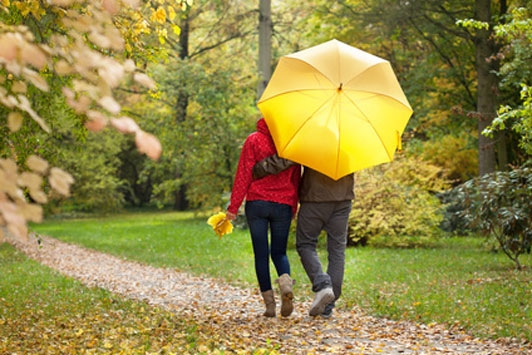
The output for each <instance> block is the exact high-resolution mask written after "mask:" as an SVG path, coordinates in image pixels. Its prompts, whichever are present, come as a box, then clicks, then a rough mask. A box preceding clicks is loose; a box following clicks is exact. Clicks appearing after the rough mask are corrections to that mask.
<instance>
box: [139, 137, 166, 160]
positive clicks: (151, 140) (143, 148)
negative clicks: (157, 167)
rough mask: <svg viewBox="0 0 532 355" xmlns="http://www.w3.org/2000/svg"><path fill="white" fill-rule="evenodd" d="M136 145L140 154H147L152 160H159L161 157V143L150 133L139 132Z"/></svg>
mask: <svg viewBox="0 0 532 355" xmlns="http://www.w3.org/2000/svg"><path fill="white" fill-rule="evenodd" d="M135 144H136V145H137V149H138V150H139V152H141V153H144V154H146V155H147V156H148V157H149V158H150V159H152V160H157V159H159V157H160V156H161V153H162V146H161V143H160V142H159V140H158V139H157V138H155V136H153V135H152V134H150V133H146V132H144V131H141V130H139V131H138V132H137V134H136V135H135Z"/></svg>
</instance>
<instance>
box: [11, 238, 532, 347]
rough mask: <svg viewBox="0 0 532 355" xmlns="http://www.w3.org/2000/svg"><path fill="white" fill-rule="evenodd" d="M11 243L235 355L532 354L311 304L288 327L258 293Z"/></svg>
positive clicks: (69, 248) (56, 247) (92, 255)
mask: <svg viewBox="0 0 532 355" xmlns="http://www.w3.org/2000/svg"><path fill="white" fill-rule="evenodd" d="M30 240H31V242H30V243H27V244H26V243H20V242H15V244H16V246H17V247H18V249H20V250H22V251H23V252H24V253H25V254H27V255H28V256H30V257H31V258H33V259H35V260H37V261H39V262H40V263H42V264H44V265H47V266H49V267H51V268H53V269H56V270H58V271H60V272H61V273H63V274H65V275H67V276H70V277H73V278H75V279H78V280H80V281H81V282H83V283H84V284H86V285H88V286H97V287H101V288H104V289H107V290H109V291H111V292H115V293H117V294H121V295H123V296H126V297H130V298H134V299H139V300H144V301H146V302H148V303H150V304H153V305H158V306H164V307H167V308H168V309H171V310H172V311H173V312H174V313H175V314H176V317H179V315H180V314H181V315H183V316H187V317H192V318H193V319H195V321H197V322H198V323H200V324H204V325H207V326H208V327H209V328H211V329H213V331H214V332H215V333H217V334H218V333H220V334H224V335H226V336H228V338H229V339H232V341H231V342H229V343H226V344H220V345H221V347H223V346H225V347H226V348H227V351H228V352H229V353H230V352H232V350H235V349H239V350H242V349H251V348H257V347H261V346H264V347H266V346H269V347H271V346H272V345H273V346H277V348H278V351H279V353H282V354H312V353H316V354H330V353H339V354H351V353H352V354H437V353H443V354H532V348H531V347H530V346H527V347H526V348H523V347H522V345H519V344H511V343H508V342H502V341H499V342H497V341H488V340H480V339H476V338H473V337H471V336H469V335H466V334H463V333H462V332H455V333H453V332H450V331H448V330H446V329H445V328H444V327H443V326H440V325H423V324H415V323H410V322H398V321H391V320H386V319H379V318H374V317H370V316H368V315H365V314H364V313H363V312H361V311H360V310H359V309H352V310H340V311H338V312H335V313H334V315H333V317H332V318H331V319H329V320H324V319H321V318H315V319H314V318H312V317H310V316H308V315H307V309H308V307H309V305H310V300H307V301H306V302H298V303H297V304H296V308H295V310H294V313H293V314H292V315H291V316H290V317H289V318H286V319H282V318H281V317H279V316H278V317H276V318H274V319H267V318H265V317H262V316H260V314H261V313H262V310H263V307H262V304H261V300H260V295H259V294H258V292H257V291H254V290H246V289H240V288H236V287H233V286H231V285H228V284H226V283H224V282H222V281H220V280H215V279H210V278H205V277H193V276H190V275H188V274H186V273H183V272H180V271H177V270H174V269H167V268H155V267H152V266H147V265H143V264H140V263H137V262H131V261H125V260H122V259H120V258H117V257H115V256H111V255H107V254H104V253H100V252H96V251H93V250H88V249H85V248H82V247H79V246H75V245H71V244H67V243H63V242H61V241H58V240H56V239H53V238H49V237H45V236H41V237H40V240H41V244H40V246H39V245H38V244H37V242H36V238H34V237H30Z"/></svg>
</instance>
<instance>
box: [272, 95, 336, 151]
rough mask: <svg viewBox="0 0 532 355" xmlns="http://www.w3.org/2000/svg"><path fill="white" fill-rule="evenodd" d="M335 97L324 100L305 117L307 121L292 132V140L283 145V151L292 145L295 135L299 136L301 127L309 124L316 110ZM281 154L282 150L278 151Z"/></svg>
mask: <svg viewBox="0 0 532 355" xmlns="http://www.w3.org/2000/svg"><path fill="white" fill-rule="evenodd" d="M333 97H334V94H333V95H331V97H329V98H328V99H327V100H324V102H323V103H322V104H321V105H320V106H319V107H318V108H317V109H316V110H314V111H313V112H312V113H311V114H310V115H309V116H308V117H307V118H306V119H305V122H303V123H302V124H301V126H299V127H298V129H297V130H296V131H295V132H294V134H292V137H291V138H290V140H289V141H288V142H287V143H286V144H285V145H284V147H283V150H282V151H283V152H284V151H285V149H286V147H288V146H289V145H290V143H292V140H294V138H295V136H297V134H298V133H299V131H301V129H302V128H303V126H305V125H306V124H307V122H308V121H309V120H310V119H311V118H312V116H314V114H315V113H316V112H318V111H319V110H321V108H322V107H323V106H325V105H326V104H327V103H328V102H329V101H331V99H332V98H333ZM278 153H279V154H281V152H278Z"/></svg>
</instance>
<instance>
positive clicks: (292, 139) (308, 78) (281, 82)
mask: <svg viewBox="0 0 532 355" xmlns="http://www.w3.org/2000/svg"><path fill="white" fill-rule="evenodd" d="M258 107H259V109H260V111H261V112H262V114H263V115H264V119H265V120H266V123H267V124H268V128H269V130H270V132H271V135H272V138H273V140H274V143H275V146H276V148H277V153H278V154H279V156H280V157H283V158H286V159H289V160H292V161H295V162H297V163H300V164H302V165H305V166H308V167H310V168H312V169H315V170H317V171H319V172H321V173H323V174H325V175H327V176H329V177H331V178H333V179H335V180H337V179H339V178H341V177H343V176H345V175H347V174H350V173H352V172H354V171H356V170H360V169H364V168H367V167H370V166H373V165H378V164H381V163H385V162H390V161H392V160H393V156H394V153H395V150H396V148H397V146H398V145H399V144H400V137H401V134H402V133H403V130H404V128H405V126H406V123H407V122H408V119H409V118H410V116H411V115H412V108H411V107H410V104H409V103H408V100H407V99H406V97H405V95H404V93H403V91H402V90H401V87H400V86H399V82H398V81H397V78H396V77H395V74H394V72H393V69H392V67H391V65H390V63H389V62H388V61H387V60H384V59H382V58H379V57H376V56H374V55H372V54H369V53H367V52H364V51H362V50H360V49H357V48H354V47H351V46H349V45H347V44H345V43H342V42H340V41H337V40H331V41H329V42H325V43H322V44H320V45H317V46H315V47H311V48H308V49H305V50H302V51H300V52H296V53H293V54H290V55H286V56H283V57H281V59H280V60H279V63H278V65H277V67H276V68H275V71H274V73H273V75H272V78H271V80H270V82H269V83H268V86H267V87H266V89H265V90H264V93H263V94H262V96H261V98H260V100H259V102H258Z"/></svg>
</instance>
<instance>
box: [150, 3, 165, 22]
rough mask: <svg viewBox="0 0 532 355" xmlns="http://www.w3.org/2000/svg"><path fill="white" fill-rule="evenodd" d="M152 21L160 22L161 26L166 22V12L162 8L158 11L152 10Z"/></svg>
mask: <svg viewBox="0 0 532 355" xmlns="http://www.w3.org/2000/svg"><path fill="white" fill-rule="evenodd" d="M150 19H151V21H152V22H158V23H161V24H163V23H165V22H166V10H165V9H164V8H163V7H162V6H160V7H159V8H157V10H154V9H152V14H151V18H150Z"/></svg>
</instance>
